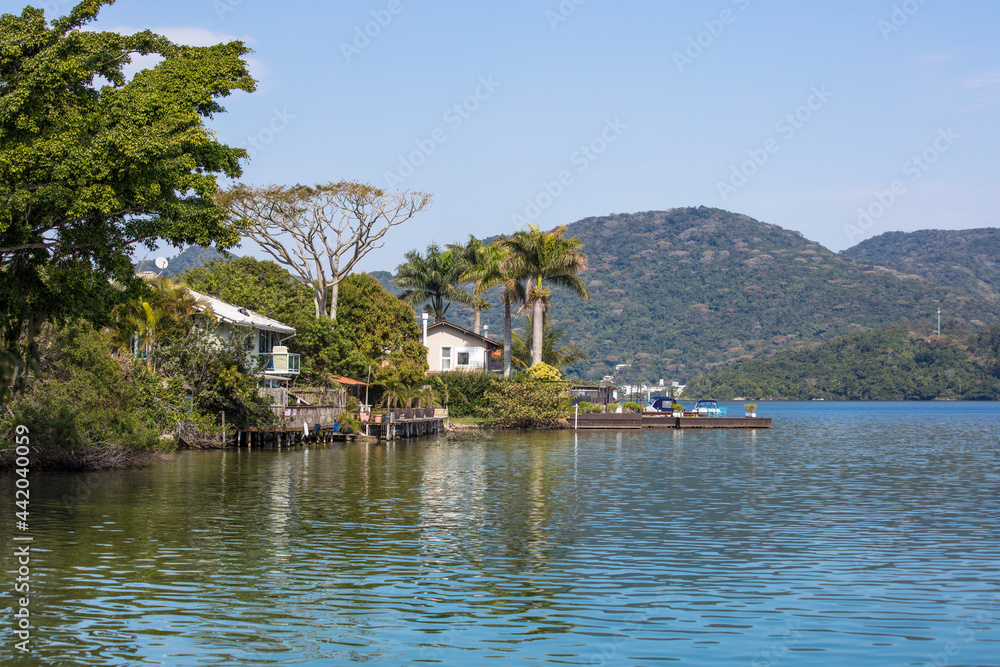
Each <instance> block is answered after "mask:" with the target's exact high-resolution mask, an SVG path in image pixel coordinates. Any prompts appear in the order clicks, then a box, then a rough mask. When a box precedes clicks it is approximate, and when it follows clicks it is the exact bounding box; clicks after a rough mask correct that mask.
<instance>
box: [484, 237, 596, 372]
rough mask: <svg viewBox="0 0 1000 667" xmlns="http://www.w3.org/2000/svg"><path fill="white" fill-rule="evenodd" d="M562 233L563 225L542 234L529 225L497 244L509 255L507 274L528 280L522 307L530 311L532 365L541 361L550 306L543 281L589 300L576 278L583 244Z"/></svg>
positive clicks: (583, 259) (584, 260) (583, 265)
mask: <svg viewBox="0 0 1000 667" xmlns="http://www.w3.org/2000/svg"><path fill="white" fill-rule="evenodd" d="M565 233H566V226H565V225H563V226H561V227H556V228H555V229H553V230H552V231H551V232H543V231H541V230H539V228H538V227H537V226H536V225H531V224H529V225H528V229H527V231H519V232H515V233H514V235H513V236H510V237H507V238H505V239H502V240H501V242H500V243H501V244H502V246H503V247H504V248H506V249H507V250H508V251H509V255H508V256H507V258H506V259H505V260H504V262H505V269H506V271H507V272H509V273H511V274H513V275H515V276H521V277H524V278H526V279H527V301H526V303H525V305H526V306H530V307H531V310H532V316H531V323H532V334H531V342H532V348H531V363H532V365H534V364H538V363H541V361H542V343H543V338H544V337H543V333H542V332H543V329H544V326H545V312H546V310H547V309H548V306H549V294H550V292H549V288H548V287H545V286H544V284H543V282H542V281H543V280H546V281H548V282H550V283H552V284H553V285H558V286H560V287H566V288H569V289H571V290H573V291H574V292H576V293H577V294H578V295H579V296H580V297H581V298H584V299H589V298H590V293H589V292H588V291H587V286H586V285H585V284H584V282H583V280H582V279H581V278H580V276H579V275H578V274H579V273H581V272H582V271H584V270H586V268H587V256H586V255H584V254H583V253H582V252H580V249H581V248H582V247H583V242H582V241H580V239H578V238H576V237H573V238H568V239H567V238H563V235H564V234H565Z"/></svg>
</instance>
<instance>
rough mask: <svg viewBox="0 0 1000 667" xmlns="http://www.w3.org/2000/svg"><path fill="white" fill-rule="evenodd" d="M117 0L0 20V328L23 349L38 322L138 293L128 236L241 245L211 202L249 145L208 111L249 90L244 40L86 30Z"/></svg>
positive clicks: (90, 0)
mask: <svg viewBox="0 0 1000 667" xmlns="http://www.w3.org/2000/svg"><path fill="white" fill-rule="evenodd" d="M112 1H113V0H87V1H85V2H81V3H80V4H78V5H76V6H75V7H74V8H73V10H72V11H71V12H70V13H69V15H68V16H65V17H62V18H58V19H55V20H53V21H51V23H48V22H46V20H45V16H44V13H43V12H42V10H40V9H36V8H34V7H27V8H25V9H24V10H23V11H22V13H21V15H20V16H15V15H12V14H4V15H2V16H0V335H2V338H3V340H2V343H3V347H6V348H7V349H8V350H16V349H18V348H19V347H21V349H20V352H21V353H22V354H23V353H24V350H23V347H22V346H21V345H19V342H18V341H21V344H22V345H23V343H24V341H25V338H26V337H25V332H27V333H28V334H29V336H27V338H30V333H31V330H32V329H34V328H36V327H37V326H38V324H39V323H40V322H43V321H45V320H53V319H61V318H64V317H69V316H77V315H83V316H88V317H90V318H91V319H94V320H97V321H100V320H104V322H105V323H106V322H107V321H108V317H109V314H110V312H111V310H112V306H113V305H114V303H116V302H121V301H123V300H126V299H127V298H129V297H131V296H133V295H134V294H135V293H137V292H138V291H140V290H141V289H143V287H142V286H141V283H140V282H139V281H137V280H135V278H134V277H133V275H132V273H133V271H132V265H131V260H130V256H131V254H132V251H133V250H134V248H135V246H136V245H137V244H143V245H145V246H146V247H148V248H150V249H152V248H154V247H155V246H156V244H157V242H158V241H160V240H166V241H168V242H170V243H173V244H175V245H178V246H179V245H183V244H190V243H198V244H201V245H209V244H212V243H216V244H218V245H220V246H223V247H225V246H230V245H233V244H235V243H236V242H238V241H239V232H238V230H237V229H236V228H235V227H234V226H233V225H232V223H231V222H230V220H229V218H228V216H227V214H226V211H225V210H224V209H222V208H219V207H217V206H216V205H215V204H214V203H213V202H214V199H215V197H216V195H217V194H218V186H217V183H216V177H217V175H219V174H224V175H225V176H227V177H237V176H239V175H240V172H241V170H240V165H239V160H240V159H241V158H245V157H246V152H245V151H243V150H242V149H238V148H231V147H229V146H226V145H224V144H221V143H219V142H218V141H216V140H215V139H214V138H213V135H212V133H211V131H210V130H209V129H208V127H206V125H205V121H206V119H208V118H210V117H211V116H212V115H213V114H215V113H218V112H221V111H223V110H224V109H223V108H222V106H221V105H220V104H219V102H218V100H219V98H222V97H225V96H228V95H229V94H230V93H231V92H232V91H234V90H244V91H248V92H249V91H252V90H254V87H255V84H254V80H253V79H252V78H251V77H250V75H249V72H248V70H247V64H246V62H245V61H244V59H243V57H244V56H245V55H246V54H247V52H248V49H247V48H246V47H245V46H244V45H243V44H242V43H241V42H238V41H234V42H230V43H228V44H218V45H215V46H210V47H188V46H181V45H176V44H173V43H171V42H170V41H169V40H167V39H166V38H164V37H162V36H160V35H156V34H154V33H152V32H150V31H148V30H147V31H143V32H139V33H136V34H134V35H119V34H116V33H112V32H92V31H89V30H87V29H86V26H87V24H88V23H90V22H91V21H93V20H94V19H95V18H96V16H97V14H98V12H99V11H100V9H101V7H102V6H104V5H107V4H111V2H112ZM150 54H155V55H158V56H161V57H162V60H161V61H160V62H159V63H158V64H157V65H156V66H154V67H151V68H149V69H145V70H142V71H140V72H138V73H137V74H135V76H133V77H132V78H131V79H128V78H127V77H126V74H125V71H124V68H125V67H126V65H128V64H129V62H130V59H131V57H132V56H133V55H150ZM109 278H114V279H116V280H117V282H118V284H119V285H125V286H127V287H129V289H128V290H126V291H125V292H122V291H119V290H116V289H115V288H113V287H112V286H111V285H109V282H108V279H109Z"/></svg>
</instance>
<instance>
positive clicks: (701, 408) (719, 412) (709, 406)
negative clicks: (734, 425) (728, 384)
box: [694, 398, 726, 417]
mask: <svg viewBox="0 0 1000 667" xmlns="http://www.w3.org/2000/svg"><path fill="white" fill-rule="evenodd" d="M694 412H695V413H697V415H698V416H699V417H725V416H726V408H720V407H719V402H718V401H715V400H712V399H710V398H703V399H701V400H699V401H698V402H697V403H695V406H694Z"/></svg>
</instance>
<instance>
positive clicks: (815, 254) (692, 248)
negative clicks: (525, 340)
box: [455, 207, 1000, 381]
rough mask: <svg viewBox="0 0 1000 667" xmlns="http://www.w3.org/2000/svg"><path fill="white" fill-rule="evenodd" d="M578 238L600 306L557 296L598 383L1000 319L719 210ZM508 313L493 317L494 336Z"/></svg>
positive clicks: (585, 366)
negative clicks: (852, 338) (941, 322)
mask: <svg viewBox="0 0 1000 667" xmlns="http://www.w3.org/2000/svg"><path fill="white" fill-rule="evenodd" d="M567 234H568V235H570V236H578V237H580V239H581V240H582V241H583V244H584V245H583V251H584V252H585V253H586V254H587V255H588V257H589V258H590V268H589V269H588V270H587V272H586V273H585V274H584V277H585V279H586V281H587V285H588V288H589V289H590V292H591V295H592V297H593V298H592V299H591V300H590V301H589V302H583V301H581V300H580V299H578V298H577V297H575V296H573V295H569V294H566V293H563V292H561V291H560V290H558V289H556V290H553V296H552V310H551V317H552V319H553V321H554V322H556V323H557V324H559V325H561V326H563V327H564V328H565V329H566V330H567V334H568V336H567V339H568V340H567V342H569V343H573V344H576V345H579V346H580V347H581V348H583V350H584V351H585V352H586V353H587V354H588V355H589V356H590V360H589V361H588V362H582V363H579V364H576V365H575V366H574V367H572V368H571V372H572V373H573V374H575V375H578V376H580V377H584V378H587V379H600V378H601V377H603V376H604V375H615V366H616V365H618V364H631V366H626V367H623V368H622V369H621V370H620V371H619V372H618V374H616V375H615V376H616V379H618V380H619V381H623V380H636V379H638V380H654V381H655V380H657V379H659V378H664V379H667V380H681V381H686V380H688V379H689V378H691V377H693V376H695V375H698V374H701V373H705V372H708V371H711V370H712V369H714V368H719V367H721V366H725V365H729V364H732V363H735V362H737V361H740V360H745V359H750V358H754V357H759V356H762V355H766V354H770V353H773V352H775V351H777V350H781V349H786V348H794V347H800V346H804V345H806V344H808V343H810V342H813V341H824V340H829V339H831V338H833V337H835V336H839V335H844V334H848V333H852V332H855V331H858V330H861V329H868V328H879V327H883V326H885V325H887V324H889V323H893V322H897V321H900V320H908V321H909V322H913V323H917V322H919V321H921V320H924V321H925V322H929V321H930V318H932V317H934V316H935V313H936V312H937V308H938V307H939V306H940V307H941V308H942V310H943V311H944V312H945V313H946V314H947V316H948V319H953V318H958V319H959V320H960V322H961V323H969V324H970V325H971V326H973V327H975V326H983V325H984V324H992V323H994V322H997V321H998V315H1000V304H998V303H997V302H994V301H990V300H986V299H980V298H976V297H969V296H966V295H965V294H963V293H961V292H958V291H956V290H953V289H950V288H947V287H943V286H940V285H937V284H935V283H933V282H931V281H929V280H927V279H924V278H921V277H916V276H907V275H904V274H901V273H899V272H894V271H892V270H889V269H886V268H876V267H874V266H872V265H868V264H864V263H861V262H856V261H854V260H852V259H849V258H847V257H843V256H841V255H838V254H836V253H833V252H831V251H829V250H827V249H826V248H824V247H823V246H821V245H819V244H818V243H815V242H813V241H810V240H808V239H806V238H804V237H803V236H802V235H801V234H799V233H798V232H794V231H790V230H787V229H783V228H781V227H778V226H776V225H770V224H766V223H763V222H760V221H758V220H754V219H753V218H750V217H748V216H745V215H739V214H735V213H730V212H728V211H723V210H720V209H714V208H705V207H699V208H680V209H672V210H669V211H649V212H645V213H635V214H619V215H610V216H602V217H595V218H587V219H584V220H581V221H579V222H575V223H573V224H571V225H569V229H568V231H567ZM487 296H488V298H491V299H492V300H493V302H494V303H497V302H498V300H497V298H496V295H493V294H488V295H487ZM501 314H502V313H501V311H500V309H499V308H494V309H493V310H491V311H488V312H487V313H486V315H485V320H484V321H485V322H487V323H488V324H489V325H490V330H491V332H492V334H493V335H494V336H498V335H499V334H500V331H501V328H502V320H501ZM463 315H464V317H465V318H467V319H468V321H465V319H463ZM455 319H456V321H457V323H459V324H462V325H464V326H468V325H469V322H471V313H470V314H468V315H465V313H463V311H461V310H459V311H457V312H456V316H455ZM517 326H520V325H519V324H518V325H517ZM906 326H907V327H908V328H909V323H906Z"/></svg>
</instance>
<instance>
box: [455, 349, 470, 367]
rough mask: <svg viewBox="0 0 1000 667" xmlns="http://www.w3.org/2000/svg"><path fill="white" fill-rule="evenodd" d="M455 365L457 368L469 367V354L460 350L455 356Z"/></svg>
mask: <svg viewBox="0 0 1000 667" xmlns="http://www.w3.org/2000/svg"><path fill="white" fill-rule="evenodd" d="M455 364H456V365H457V366H468V365H469V353H468V352H463V351H461V350H459V352H458V354H456V355H455Z"/></svg>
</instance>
